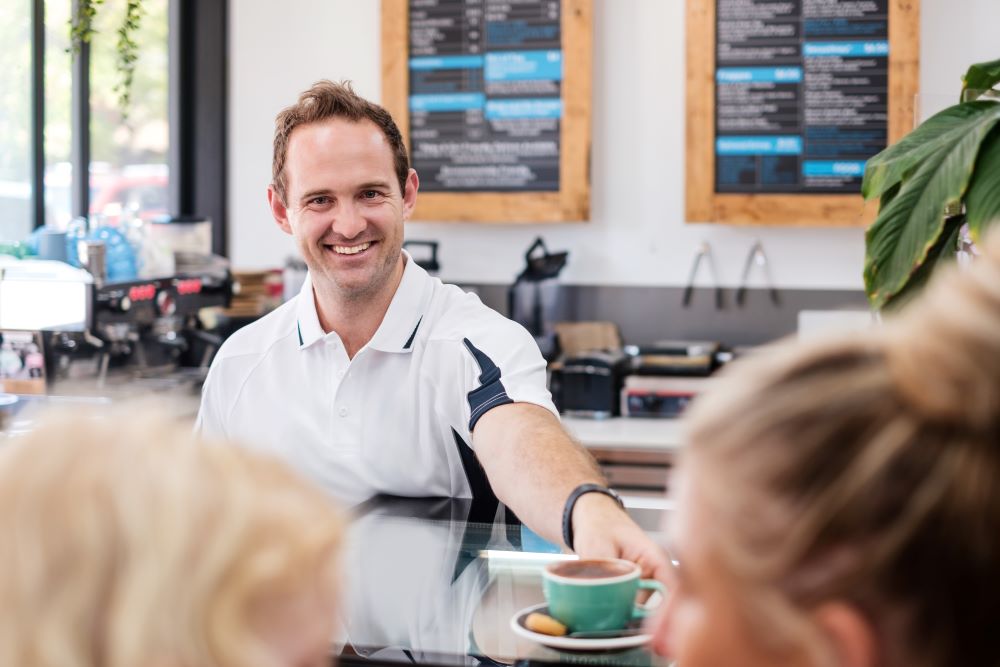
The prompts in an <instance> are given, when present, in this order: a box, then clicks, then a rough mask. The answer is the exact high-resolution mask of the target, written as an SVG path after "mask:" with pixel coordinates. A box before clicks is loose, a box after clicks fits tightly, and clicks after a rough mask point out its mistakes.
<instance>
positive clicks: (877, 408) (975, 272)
mask: <svg viewBox="0 0 1000 667" xmlns="http://www.w3.org/2000/svg"><path fill="white" fill-rule="evenodd" d="M725 375H726V378H725V379H724V380H723V381H720V382H719V383H718V385H717V388H716V391H714V392H713V393H710V394H708V395H706V396H705V398H704V400H701V401H698V402H697V404H696V405H694V406H693V408H692V411H691V413H690V414H689V421H688V426H689V439H688V441H689V447H688V449H687V450H686V451H685V459H686V463H684V464H683V465H682V470H684V469H691V470H697V471H699V472H698V474H697V475H696V477H695V483H696V485H697V488H696V489H695V491H693V493H695V494H697V496H698V498H699V502H700V503H701V504H703V506H704V508H705V510H704V513H703V516H706V517H708V516H710V517H711V518H712V520H711V521H706V522H705V524H704V525H703V526H700V527H699V528H700V529H701V530H704V531H706V532H707V533H710V537H708V538H706V539H708V540H710V541H711V544H712V545H713V549H714V552H715V553H716V554H717V555H718V556H719V559H720V561H721V562H723V563H725V567H726V568H727V570H728V571H730V572H731V573H732V574H733V575H734V576H735V577H736V579H737V580H738V581H740V582H741V588H742V593H741V594H740V595H738V602H739V604H741V605H742V608H743V615H744V617H745V618H746V619H747V621H748V623H750V624H751V625H752V626H753V627H755V628H756V632H757V636H759V637H766V638H769V641H770V642H771V644H773V645H774V646H775V647H778V648H780V647H784V648H791V647H796V646H798V647H800V648H801V647H803V646H806V647H809V651H810V652H811V653H812V655H813V664H835V663H836V659H835V658H836V656H834V655H831V653H832V652H831V651H830V650H829V649H830V646H829V644H827V643H825V642H824V640H823V638H822V637H820V636H819V634H818V631H817V630H818V629H817V626H816V624H815V622H814V621H815V618H813V617H811V616H810V613H811V612H813V611H814V610H816V609H817V608H818V607H819V606H820V605H821V604H823V603H824V602H826V601H830V600H841V601H844V602H846V603H847V604H849V605H850V607H851V608H853V609H854V610H856V611H857V613H858V614H859V615H860V616H861V617H862V618H864V619H865V621H866V622H867V624H868V625H869V626H870V628H871V631H872V635H873V636H874V638H875V645H876V646H877V650H876V654H877V660H876V662H877V664H881V665H924V666H943V665H996V664H1000V642H998V641H997V640H996V636H995V632H996V619H997V616H996V610H997V600H998V599H1000V584H998V583H997V582H998V581H1000V580H998V578H997V568H998V567H1000V235H994V236H993V237H992V238H991V239H990V240H989V241H988V242H987V244H985V247H984V252H983V256H982V257H980V258H979V259H978V261H976V262H974V263H973V265H972V266H971V267H970V268H968V269H967V270H964V271H956V270H951V271H945V272H943V273H942V274H941V275H939V276H937V277H936V278H935V279H934V280H933V281H932V283H931V285H930V286H929V288H928V290H927V291H926V292H925V293H924V294H923V295H922V296H921V297H920V298H919V299H917V300H915V302H914V303H913V304H911V306H910V307H909V308H908V309H907V310H905V311H904V312H903V313H902V314H901V315H900V316H899V317H896V318H889V320H888V322H887V323H886V324H885V326H883V327H880V328H879V329H877V330H873V331H872V332H871V333H866V334H863V335H857V334H855V335H853V336H852V337H850V338H848V337H841V338H836V339H831V340H828V341H825V342H816V343H810V344H794V343H791V344H790V343H783V344H780V345H777V346H775V347H774V348H772V349H771V350H769V351H764V352H761V353H759V354H755V355H753V356H752V357H750V358H748V359H746V360H745V361H742V362H739V363H736V364H734V365H733V367H732V368H731V369H730V372H728V373H726V374H725ZM682 474H683V473H682ZM734 664H735V663H734Z"/></svg>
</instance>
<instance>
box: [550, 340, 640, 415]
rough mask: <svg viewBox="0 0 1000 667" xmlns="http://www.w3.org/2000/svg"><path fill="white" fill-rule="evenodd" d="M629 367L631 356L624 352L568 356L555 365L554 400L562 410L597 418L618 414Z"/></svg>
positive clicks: (551, 376)
mask: <svg viewBox="0 0 1000 667" xmlns="http://www.w3.org/2000/svg"><path fill="white" fill-rule="evenodd" d="M627 370H628V357H627V356H625V354H623V353H622V352H605V351H595V352H586V353H583V354H579V355H576V356H571V357H566V358H565V359H563V360H562V361H561V362H558V363H556V364H553V366H552V372H551V375H550V377H549V389H550V390H551V391H552V400H553V401H554V402H555V404H556V407H557V408H558V409H559V412H561V413H563V414H567V415H572V416H576V417H593V418H598V419H600V418H604V417H612V416H616V415H618V414H619V402H620V396H621V390H622V386H623V383H624V379H625V374H626V372H627Z"/></svg>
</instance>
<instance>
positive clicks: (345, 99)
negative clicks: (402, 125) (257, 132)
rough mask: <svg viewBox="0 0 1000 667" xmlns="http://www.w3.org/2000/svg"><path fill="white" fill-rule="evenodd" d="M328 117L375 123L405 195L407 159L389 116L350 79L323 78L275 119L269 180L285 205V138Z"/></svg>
mask: <svg viewBox="0 0 1000 667" xmlns="http://www.w3.org/2000/svg"><path fill="white" fill-rule="evenodd" d="M330 118H343V119H344V120H348V121H351V122H355V123H357V122H361V121H363V120H370V121H371V122H373V123H375V125H376V126H378V128H379V129H380V130H381V131H382V135H383V136H384V137H385V139H386V141H388V142H389V148H390V149H391V150H392V159H393V166H394V167H395V169H396V178H397V179H398V180H399V193H400V194H401V195H402V194H405V192H406V177H407V175H408V174H409V172H410V161H409V159H408V158H407V155H406V144H405V143H403V135H402V134H400V132H399V128H398V127H397V126H396V122H395V121H394V120H393V119H392V116H390V115H389V112H388V111H386V110H385V109H383V108H382V107H380V106H379V105H377V104H375V103H373V102H369V101H368V100H366V99H365V98H363V97H361V96H359V95H358V94H357V93H355V92H354V89H353V88H351V84H350V82H349V81H343V82H341V83H334V82H333V81H329V80H327V79H323V80H322V81H317V82H316V83H314V84H313V85H312V87H311V88H309V90H306V91H305V92H303V93H302V94H301V95H299V99H298V101H297V102H296V103H295V104H293V105H291V106H290V107H286V108H285V109H282V111H281V113H279V114H278V116H277V118H275V120H274V158H273V161H272V163H271V179H272V182H273V184H274V190H275V192H277V193H278V198H279V199H281V202H282V203H283V204H285V205H286V206H287V205H288V198H287V191H288V182H287V179H286V177H285V162H286V160H287V158H288V140H289V138H290V137H291V136H292V132H293V131H294V130H295V128H297V127H299V126H301V125H308V124H309V123H318V122H320V121H324V120H328V119H330Z"/></svg>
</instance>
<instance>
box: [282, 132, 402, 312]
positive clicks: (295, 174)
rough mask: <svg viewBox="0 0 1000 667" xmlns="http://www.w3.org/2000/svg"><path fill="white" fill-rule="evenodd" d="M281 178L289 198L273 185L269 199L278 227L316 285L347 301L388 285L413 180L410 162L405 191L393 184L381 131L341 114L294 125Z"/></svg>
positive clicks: (393, 174)
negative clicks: (291, 240)
mask: <svg viewBox="0 0 1000 667" xmlns="http://www.w3.org/2000/svg"><path fill="white" fill-rule="evenodd" d="M285 182H286V184H287V185H286V198H287V201H286V202H284V203H282V202H281V200H280V198H279V197H278V196H277V193H276V192H275V191H274V188H273V186H272V187H271V188H269V189H268V201H269V202H270V204H271V211H272V213H273V214H274V218H275V220H276V221H277V223H278V226H279V227H281V229H282V230H284V231H285V232H286V233H288V234H291V235H292V236H294V237H295V241H296V244H297V245H298V247H299V251H300V252H301V253H302V257H303V259H304V260H305V262H306V265H307V266H308V267H309V270H310V272H311V274H312V279H313V284H314V285H315V286H316V288H317V289H318V290H319V291H320V292H326V293H330V292H332V293H335V294H336V295H337V296H338V297H339V298H341V299H345V300H349V301H357V300H362V299H367V298H372V297H373V296H375V295H378V294H380V293H381V292H382V290H385V289H391V287H388V286H389V285H390V280H391V278H392V277H393V275H394V271H395V269H396V268H397V267H399V266H400V262H401V261H402V260H401V254H400V248H401V247H402V245H403V222H404V221H405V220H407V219H408V218H409V217H410V214H411V213H412V212H413V206H414V204H415V203H416V196H417V187H418V183H417V175H416V172H415V171H413V170H412V169H411V170H410V174H409V177H408V178H407V181H406V192H405V193H401V192H400V191H399V181H398V179H397V178H396V172H395V169H394V165H393V157H392V151H391V149H390V148H389V144H388V142H387V141H386V139H385V136H384V135H383V134H382V132H381V130H379V128H378V127H377V126H376V125H375V124H374V123H372V122H371V121H367V120H364V121H360V122H351V121H347V120H343V119H340V118H334V119H330V120H325V121H321V122H318V123H310V124H308V125H303V126H301V127H298V128H296V129H295V130H294V131H293V132H292V135H291V138H290V140H289V142H288V155H287V158H286V161H285Z"/></svg>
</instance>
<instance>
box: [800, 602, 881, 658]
mask: <svg viewBox="0 0 1000 667" xmlns="http://www.w3.org/2000/svg"><path fill="white" fill-rule="evenodd" d="M813 618H814V620H815V621H816V625H817V626H818V627H819V629H820V632H821V633H822V634H823V636H824V637H826V639H827V642H828V643H829V646H830V648H831V653H832V655H833V657H834V658H835V663H834V664H836V665H838V667H874V666H875V665H876V664H877V661H878V656H879V646H878V639H877V638H876V636H875V629H874V628H873V627H872V625H871V623H869V622H868V619H867V618H865V616H864V615H863V614H862V613H861V612H860V611H859V610H858V609H857V607H855V606H854V605H851V604H849V603H847V602H843V601H836V602H827V603H824V604H822V605H820V606H819V608H818V609H816V611H815V612H813Z"/></svg>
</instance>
